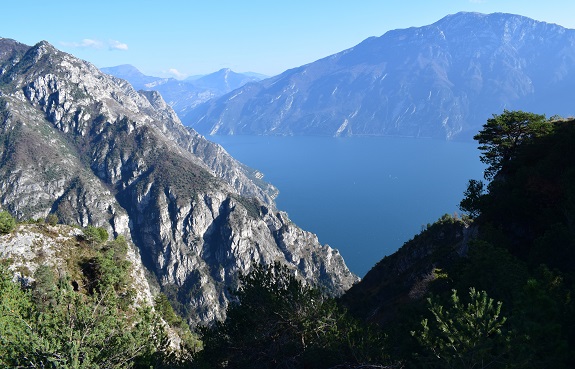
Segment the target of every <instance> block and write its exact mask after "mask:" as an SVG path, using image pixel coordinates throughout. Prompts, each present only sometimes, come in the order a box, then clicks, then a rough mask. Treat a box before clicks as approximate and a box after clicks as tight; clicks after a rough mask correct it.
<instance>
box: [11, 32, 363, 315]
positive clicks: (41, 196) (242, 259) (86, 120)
mask: <svg viewBox="0 0 575 369" xmlns="http://www.w3.org/2000/svg"><path fill="white" fill-rule="evenodd" d="M261 177H262V174H261V173H259V172H257V171H255V170H251V169H249V168H247V167H245V166H243V165H242V164H240V163H238V162H237V161H236V160H234V159H233V158H231V157H230V156H229V155H228V154H227V153H226V152H225V151H224V150H223V149H222V148H221V147H220V146H218V145H215V144H213V143H210V142H208V141H206V140H205V139H204V138H203V137H202V136H200V135H198V134H197V133H195V132H194V131H191V130H188V129H186V128H185V127H184V126H182V124H181V123H180V121H179V120H178V118H177V116H176V115H175V113H174V111H173V110H172V109H171V108H169V106H168V105H167V104H166V103H165V102H164V101H163V99H162V98H161V96H160V95H159V94H158V93H155V92H140V93H139V92H136V91H135V90H134V89H133V88H132V87H131V86H130V85H129V84H128V83H127V82H125V81H124V80H121V79H117V78H114V77H111V76H109V75H106V74H104V73H102V72H100V71H99V70H98V69H97V68H96V67H94V66H93V65H91V64H89V63H87V62H84V61H81V60H79V59H76V58H74V57H73V56H71V55H68V54H66V53H63V52H61V51H58V50H56V49H55V48H54V47H53V46H51V45H50V44H48V43H46V42H40V43H38V44H37V45H35V46H33V47H27V46H25V45H22V44H19V43H17V42H15V41H13V40H7V39H0V203H1V206H2V207H3V208H4V209H7V210H9V211H10V212H11V213H12V214H13V215H15V216H17V217H18V218H20V219H27V218H43V217H45V216H47V215H48V214H49V213H54V214H56V215H58V217H59V218H60V220H61V221H62V222H65V223H68V224H79V225H82V226H86V225H88V224H93V225H97V226H104V227H107V228H108V229H109V230H110V231H112V232H113V233H114V234H116V235H119V234H123V235H126V236H127V237H130V238H131V239H132V240H133V241H134V243H135V244H136V246H137V247H138V248H139V250H140V254H141V255H142V259H143V261H144V264H145V265H146V267H147V268H148V269H149V270H151V271H152V272H153V274H154V275H155V278H156V279H157V281H158V283H159V285H160V286H161V288H162V289H164V290H168V291H172V292H173V291H174V290H175V291H177V293H176V294H175V295H174V296H175V298H177V299H178V301H179V302H180V303H181V304H182V305H184V306H186V307H187V311H188V312H189V315H188V318H189V320H190V321H191V322H194V323H200V322H209V321H212V320H213V319H216V318H221V317H222V314H223V313H224V310H225V307H226V306H227V303H228V295H227V288H228V287H230V286H233V285H234V284H235V283H236V281H237V276H238V273H245V272H247V271H249V270H250V268H251V265H252V263H253V262H259V263H271V262H274V261H280V262H282V263H285V264H287V265H288V266H290V268H292V270H294V273H297V274H298V275H301V276H302V277H303V278H304V279H305V280H307V281H308V282H309V283H312V284H318V285H321V286H324V287H325V288H327V289H328V290H330V291H332V292H333V293H336V294H337V293H341V292H342V291H344V290H346V289H347V288H349V287H350V286H351V285H352V283H353V282H355V281H356V277H355V276H353V275H352V274H351V273H350V272H349V270H348V269H347V267H346V266H345V263H344V261H343V259H342V257H341V256H340V255H339V253H338V252H337V251H336V250H333V249H331V248H330V247H329V246H327V245H325V246H322V245H321V244H320V243H319V242H318V239H317V237H316V236H315V235H313V234H311V233H308V232H305V231H303V230H301V229H300V228H298V227H297V226H295V225H294V224H293V223H291V222H290V220H289V219H288V218H287V216H286V215H285V214H284V213H282V212H280V211H278V210H277V209H276V208H275V205H274V202H273V198H274V196H275V195H276V194H277V190H276V189H275V188H274V187H273V186H271V185H269V184H267V183H265V182H263V181H261Z"/></svg>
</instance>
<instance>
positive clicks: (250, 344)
mask: <svg viewBox="0 0 575 369" xmlns="http://www.w3.org/2000/svg"><path fill="white" fill-rule="evenodd" d="M476 139H477V140H478V141H479V143H480V145H481V146H480V149H481V150H482V151H483V152H482V160H484V161H485V162H486V163H487V164H488V165H489V167H488V168H487V170H486V173H485V177H486V179H488V180H490V182H489V183H487V184H485V183H483V182H482V181H480V180H471V181H470V183H469V187H468V189H467V190H466V191H465V193H464V196H465V197H464V199H463V200H462V202H461V209H462V210H463V211H464V212H465V213H466V214H465V215H464V216H463V217H459V216H449V215H445V216H443V217H442V218H441V219H440V220H439V221H438V222H436V223H435V224H433V225H429V226H428V227H427V229H425V230H423V231H422V232H421V233H420V234H418V235H416V236H415V237H414V238H413V239H412V240H410V241H408V242H406V244H405V245H404V246H403V247H402V248H401V249H400V250H398V251H397V252H396V253H395V254H393V255H390V256H388V257H386V258H384V259H383V260H381V261H380V262H379V263H378V264H377V265H376V266H375V267H374V268H373V269H372V270H371V271H370V272H369V273H368V274H367V275H366V277H365V278H364V280H362V281H361V282H360V283H358V284H356V285H355V286H354V287H353V288H352V289H351V290H350V291H348V292H347V294H346V295H345V296H344V297H343V298H341V299H338V300H334V299H332V298H329V297H326V296H325V295H324V294H323V293H322V292H321V291H320V290H318V289H316V288H314V287H312V286H310V285H308V284H306V283H304V282H302V281H301V280H300V279H299V278H298V277H297V276H295V275H294V274H293V273H292V272H290V271H289V270H288V268H287V267H285V266H281V265H280V264H272V265H268V266H263V265H255V266H253V268H251V270H252V271H251V272H250V273H247V274H243V275H242V276H241V277H240V279H239V282H238V284H237V286H235V288H234V289H233V290H232V291H230V292H231V296H232V297H233V298H232V300H231V301H230V303H229V305H228V307H227V315H226V319H225V320H223V321H218V322H214V324H213V325H211V326H209V327H205V328H202V329H201V330H200V332H199V334H200V336H201V339H202V350H200V351H199V352H197V353H194V351H195V350H196V349H195V347H194V343H193V342H194V341H193V340H190V339H188V340H187V341H186V342H188V343H187V346H186V344H184V345H183V346H181V347H182V348H183V351H182V352H183V354H181V355H179V356H177V355H174V354H173V351H170V350H169V349H167V346H166V342H167V341H166V331H165V330H164V329H163V328H162V327H165V326H164V325H162V324H160V321H159V318H158V316H157V315H154V314H153V313H152V312H151V311H150V309H149V308H145V307H144V305H141V306H139V307H138V306H137V305H134V304H133V294H132V293H131V292H130V289H129V288H127V287H126V286H129V280H128V279H126V278H127V275H126V270H127V268H128V266H129V265H128V264H126V263H125V259H124V258H123V256H122V255H123V251H122V250H123V247H124V246H123V245H124V243H123V241H122V240H121V239H120V240H115V241H106V240H105V239H106V238H107V234H104V233H103V232H102V231H100V230H98V229H95V228H87V229H86V230H85V231H84V236H83V238H82V240H81V244H82V245H83V246H82V247H84V248H87V249H88V250H92V251H89V252H87V251H84V252H83V253H80V254H79V255H83V256H82V257H80V258H79V259H78V262H76V264H75V265H77V269H76V271H75V272H71V273H76V274H74V275H73V276H74V279H72V280H71V279H70V277H67V276H55V275H54V274H53V272H52V271H51V270H50V269H49V268H38V269H37V271H36V273H35V276H34V278H35V282H34V283H33V284H32V285H27V286H20V285H17V284H15V283H14V282H12V280H11V276H10V275H9V274H8V273H6V271H5V270H3V271H2V274H1V275H2V278H1V280H0V294H1V297H2V300H1V304H2V305H1V307H0V308H1V309H2V310H1V312H2V314H0V340H2V346H0V350H2V351H1V352H0V357H1V358H2V359H1V360H4V361H2V362H0V364H2V365H4V366H16V365H21V366H31V365H32V364H30V363H31V362H32V361H30V360H36V361H34V363H36V362H37V363H42V365H44V366H45V367H50V366H51V367H90V365H92V366H94V365H96V366H98V365H99V366H100V367H134V366H135V367H138V366H146V367H149V366H152V367H165V366H183V367H198V368H225V367H227V368H305V367H313V368H360V367H361V368H487V367H489V368H571V367H574V366H575V355H574V352H575V350H574V348H575V314H574V313H575V303H574V301H573V297H572V296H573V295H574V293H575V287H574V282H575V268H574V264H573V260H574V259H575V258H574V257H575V237H574V236H575V215H574V214H575V150H573V146H572V145H573V144H572V143H573V142H575V120H564V119H555V118H554V119H546V118H545V117H544V116H539V115H534V114H531V113H525V112H511V111H504V112H503V113H502V114H501V115H496V116H494V117H493V118H492V119H490V120H488V122H487V123H486V125H485V126H484V129H483V130H482V131H481V132H480V133H479V134H478V135H477V136H476ZM8 232H10V231H8ZM80 259H81V260H82V262H80V261H79V260H80ZM78 280H81V281H82V283H81V285H80V286H79V288H77V289H78V291H75V290H74V287H75V286H74V284H72V283H71V281H78ZM155 306H156V310H155V311H156V312H157V313H159V315H161V316H162V318H163V321H164V322H166V323H163V324H169V325H171V326H173V327H179V329H181V330H183V331H185V328H186V326H185V323H183V321H182V320H181V318H179V317H178V316H177V315H176V314H174V310H173V309H172V308H171V306H170V302H169V299H168V298H166V297H165V296H163V295H159V296H158V297H156V299H155ZM181 332H182V331H181ZM188 332H189V331H188ZM180 336H182V337H185V335H182V334H180ZM190 337H192V336H191V335H190V336H188V338H190ZM78 340H80V341H78ZM119 352H121V353H122V355H120V356H122V360H120V358H118V355H114V353H116V354H117V353H119ZM27 360H28V361H27ZM114 360H116V361H114ZM104 363H109V364H104ZM58 365H59V366H58Z"/></svg>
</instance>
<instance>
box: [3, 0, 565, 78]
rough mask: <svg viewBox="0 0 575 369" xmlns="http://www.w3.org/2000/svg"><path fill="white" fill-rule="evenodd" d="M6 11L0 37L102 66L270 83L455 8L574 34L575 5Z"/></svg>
mask: <svg viewBox="0 0 575 369" xmlns="http://www.w3.org/2000/svg"><path fill="white" fill-rule="evenodd" d="M0 9H2V19H1V21H0V37H6V38H13V39H15V40H17V41H20V42H22V43H25V44H28V45H33V44H35V43H37V42H39V41H41V40H46V41H48V42H50V43H51V44H53V45H54V46H56V47H57V48H59V49H61V50H64V51H66V52H69V53H71V54H73V55H75V56H77V57H80V58H82V59H85V60H88V61H90V62H92V63H94V64H95V65H96V66H97V67H110V66H116V65H120V64H132V65H134V66H136V67H137V68H138V69H140V70H141V71H142V72H143V73H145V74H147V75H153V76H172V77H180V78H183V77H186V76H190V75H197V74H207V73H211V72H214V71H216V70H219V69H221V68H231V69H233V70H234V71H236V72H248V71H251V72H258V73H263V74H267V75H270V76H271V75H275V74H279V73H281V72H283V71H285V70H286V69H289V68H294V67H297V66H300V65H303V64H307V63H310V62H313V61H315V60H317V59H320V58H322V57H325V56H328V55H331V54H334V53H336V52H339V51H342V50H345V49H347V48H350V47H353V46H354V45H356V44H358V43H359V42H361V41H362V40H364V39H366V38H367V37H370V36H381V35H382V34H384V33H385V32H387V31H389V30H391V29H398V28H408V27H412V26H416V27H418V26H424V25H427V24H431V23H434V22H435V21H437V20H439V19H441V18H443V17H444V16H446V15H448V14H453V13H457V12H459V11H476V12H481V13H493V12H505V13H513V14H520V15H524V16H527V17H530V18H534V19H536V20H540V21H545V22H550V23H557V24H559V25H562V26H564V27H567V28H575V17H574V16H573V15H575V1H573V0H545V1H542V0H397V1H396V0H355V1H351V0H349V1H340V0H330V1H324V0H306V1H303V0H290V1H285V0H280V1H260V0H255V1H252V0H243V1H238V0H235V1H233V0H203V1H195V0H162V1H147V0H139V1H130V0H115V1H109V0H99V1H92V0H75V1H69V0H60V1H46V0H43V1H38V0H27V1H10V2H8V3H7V4H6V3H4V4H2V6H1V7H0Z"/></svg>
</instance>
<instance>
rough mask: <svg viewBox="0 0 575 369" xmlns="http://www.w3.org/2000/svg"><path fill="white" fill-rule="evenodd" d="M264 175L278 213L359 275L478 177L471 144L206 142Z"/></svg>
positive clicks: (452, 208) (447, 209)
mask: <svg viewBox="0 0 575 369" xmlns="http://www.w3.org/2000/svg"><path fill="white" fill-rule="evenodd" d="M208 139H210V140H212V141H215V142H217V143H219V144H221V145H222V146H223V147H224V148H225V149H226V150H227V151H228V152H229V153H230V154H231V155H232V156H234V157H235V158H236V159H238V160H240V161H241V162H243V163H245V164H246V165H249V166H251V167H253V168H255V169H258V170H260V171H261V172H263V173H264V175H265V177H264V179H265V180H266V181H268V182H270V183H272V184H273V185H275V186H276V187H277V188H278V189H279V191H280V194H279V196H278V198H277V205H278V208H279V209H281V210H284V211H286V212H288V214H289V215H290V218H291V219H292V220H293V221H294V222H295V223H296V224H297V225H298V226H300V227H302V228H303V229H305V230H308V231H311V232H314V233H316V234H317V235H318V237H319V240H320V242H321V243H328V244H329V245H330V246H332V247H335V248H337V249H339V251H340V252H341V254H342V255H343V257H344V259H345V260H346V263H347V265H348V267H349V268H350V269H351V271H352V272H354V273H356V274H358V275H359V276H363V275H365V273H367V271H368V270H369V269H370V268H371V267H372V266H373V265H374V264H375V263H376V262H377V261H379V260H380V259H381V258H382V257H384V256H385V255H389V254H391V253H393V252H394V251H396V250H397V249H398V248H399V247H401V245H403V243H404V242H406V241H408V240H409V239H411V238H412V237H413V236H414V235H415V234H416V233H418V232H420V231H421V229H422V227H425V226H426V225H427V223H432V222H434V221H435V220H437V219H438V218H439V217H440V216H442V215H443V214H445V213H450V214H451V213H454V212H456V211H458V209H457V204H458V203H459V201H460V200H461V198H462V196H463V191H464V190H465V188H466V186H467V181H468V180H469V179H472V178H473V179H482V178H483V169H484V165H483V164H482V163H481V162H480V161H479V151H478V150H477V143H476V142H448V141H442V140H433V139H415V138H401V137H351V138H329V137H269V136H210V137H208Z"/></svg>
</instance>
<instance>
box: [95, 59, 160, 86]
mask: <svg viewBox="0 0 575 369" xmlns="http://www.w3.org/2000/svg"><path fill="white" fill-rule="evenodd" d="M100 70H101V71H102V72H104V73H106V74H111V75H113V76H115V77H118V78H122V79H125V80H126V81H128V82H130V83H131V84H132V86H133V87H134V88H135V89H136V90H141V89H143V88H144V87H145V86H146V85H147V84H150V83H154V82H158V81H161V80H165V79H166V78H160V77H152V76H146V75H145V74H144V73H142V72H140V71H139V70H138V68H136V67H134V66H133V65H130V64H122V65H118V66H115V67H108V68H101V69H100Z"/></svg>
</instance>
